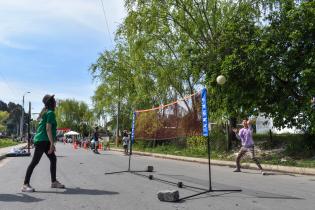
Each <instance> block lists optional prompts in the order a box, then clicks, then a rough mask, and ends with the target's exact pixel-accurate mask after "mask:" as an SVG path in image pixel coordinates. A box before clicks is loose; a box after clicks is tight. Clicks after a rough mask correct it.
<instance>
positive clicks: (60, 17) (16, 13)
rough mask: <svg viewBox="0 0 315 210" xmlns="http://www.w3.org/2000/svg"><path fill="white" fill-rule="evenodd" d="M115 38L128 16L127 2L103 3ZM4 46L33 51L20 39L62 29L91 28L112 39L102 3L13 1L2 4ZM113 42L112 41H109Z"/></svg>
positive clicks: (0, 37) (97, 0)
mask: <svg viewBox="0 0 315 210" xmlns="http://www.w3.org/2000/svg"><path fill="white" fill-rule="evenodd" d="M103 2H104V7H105V12H106V17H107V20H108V24H109V29H110V31H111V37H112V38H113V33H114V31H115V29H116V28H117V25H118V23H119V22H122V19H123V17H124V16H125V10H124V7H123V0H119V1H117V0H115V1H113V0H103ZM0 22H1V24H0V44H2V45H5V46H7V47H12V48H18V49H33V48H34V46H28V45H27V44H25V43H20V42H19V41H17V40H18V38H21V37H25V36H34V35H38V36H41V35H50V36H51V35H54V34H58V30H57V29H56V27H59V26H60V25H64V26H69V25H70V26H73V25H77V26H78V27H82V28H88V29H89V30H91V33H95V32H98V33H104V34H106V37H107V38H108V36H109V35H108V32H107V28H106V22H105V19H104V15H103V10H102V4H101V0H66V1H64V0H10V1H0ZM108 39H109V38H108Z"/></svg>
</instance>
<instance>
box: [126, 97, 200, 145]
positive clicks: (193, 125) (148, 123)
mask: <svg viewBox="0 0 315 210" xmlns="http://www.w3.org/2000/svg"><path fill="white" fill-rule="evenodd" d="M202 119H203V118H202V91H199V92H197V93H194V94H192V95H189V96H187V97H185V98H183V99H180V100H177V101H175V102H172V103H170V104H166V105H161V106H159V107H155V108H152V109H146V110H137V111H135V112H134V117H133V129H132V134H133V135H132V139H133V140H134V139H137V140H172V139H178V138H182V137H189V136H201V135H202V133H203V126H202Z"/></svg>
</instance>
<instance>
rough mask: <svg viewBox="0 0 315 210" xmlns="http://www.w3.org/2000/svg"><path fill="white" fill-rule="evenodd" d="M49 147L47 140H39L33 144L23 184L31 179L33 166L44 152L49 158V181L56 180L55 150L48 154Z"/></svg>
mask: <svg viewBox="0 0 315 210" xmlns="http://www.w3.org/2000/svg"><path fill="white" fill-rule="evenodd" d="M49 148H50V142H49V141H40V142H38V143H37V144H35V152H34V156H33V159H32V162H31V164H30V165H29V166H28V168H27V171H26V175H25V179H24V184H29V183H30V179H31V176H32V173H33V170H34V168H35V166H36V165H37V164H38V163H39V161H40V159H41V158H42V155H43V153H44V152H45V154H46V155H47V157H48V158H49V160H50V175H51V182H55V181H56V165H57V158H56V155H55V152H53V153H51V154H48V151H49Z"/></svg>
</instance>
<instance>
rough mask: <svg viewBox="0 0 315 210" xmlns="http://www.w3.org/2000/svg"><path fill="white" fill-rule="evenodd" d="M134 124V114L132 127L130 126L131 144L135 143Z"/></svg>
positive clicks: (134, 115) (134, 114)
mask: <svg viewBox="0 0 315 210" xmlns="http://www.w3.org/2000/svg"><path fill="white" fill-rule="evenodd" d="M135 123H136V112H134V113H133V115H132V126H131V143H132V144H133V143H134V141H135Z"/></svg>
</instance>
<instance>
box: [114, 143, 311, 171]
mask: <svg viewBox="0 0 315 210" xmlns="http://www.w3.org/2000/svg"><path fill="white" fill-rule="evenodd" d="M111 150H112V151H117V152H123V150H122V149H115V148H113V149H111ZM132 154H135V155H142V156H151V157H155V158H164V159H172V160H181V161H187V162H196V163H204V164H208V159H206V158H194V157H184V156H176V155H167V154H158V153H149V152H139V151H132ZM211 165H218V166H230V167H235V162H234V161H226V160H213V159H211ZM261 166H262V167H263V169H264V170H266V171H277V172H284V173H293V174H302V175H315V168H302V167H293V166H280V165H269V164H261ZM242 168H246V169H257V166H256V164H254V163H242Z"/></svg>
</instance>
